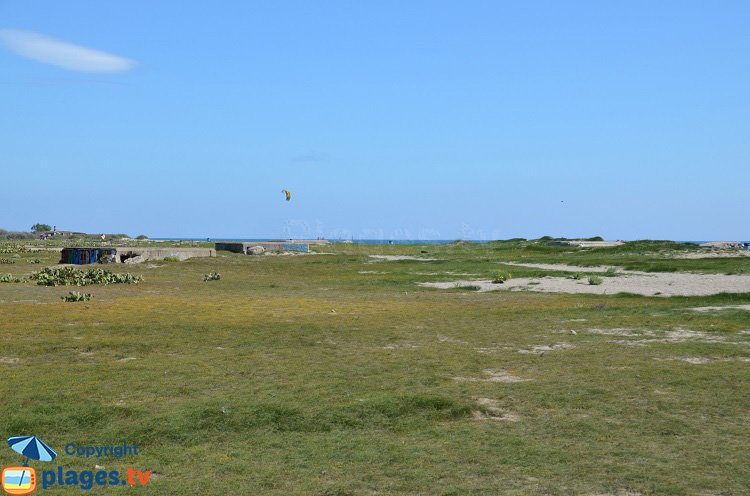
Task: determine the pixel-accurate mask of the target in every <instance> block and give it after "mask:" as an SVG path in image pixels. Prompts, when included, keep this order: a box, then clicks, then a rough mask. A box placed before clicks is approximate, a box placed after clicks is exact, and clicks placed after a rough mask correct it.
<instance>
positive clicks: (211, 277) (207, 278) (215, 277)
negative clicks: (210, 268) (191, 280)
mask: <svg viewBox="0 0 750 496" xmlns="http://www.w3.org/2000/svg"><path fill="white" fill-rule="evenodd" d="M219 279H221V274H219V273H218V272H211V273H209V274H205V275H204V276H203V282H208V281H218V280H219Z"/></svg>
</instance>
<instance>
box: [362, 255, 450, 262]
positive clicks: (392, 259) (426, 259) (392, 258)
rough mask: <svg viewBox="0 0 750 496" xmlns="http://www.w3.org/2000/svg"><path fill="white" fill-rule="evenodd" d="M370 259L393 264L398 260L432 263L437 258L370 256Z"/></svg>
mask: <svg viewBox="0 0 750 496" xmlns="http://www.w3.org/2000/svg"><path fill="white" fill-rule="evenodd" d="M370 258H376V259H378V260H387V261H389V262H395V261H398V260H416V261H418V262H433V261H435V260H437V258H426V257H415V256H413V255H370Z"/></svg>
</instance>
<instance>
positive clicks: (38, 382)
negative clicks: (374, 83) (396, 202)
mask: <svg viewBox="0 0 750 496" xmlns="http://www.w3.org/2000/svg"><path fill="white" fill-rule="evenodd" d="M315 249H316V250H317V251H319V252H326V253H325V254H323V253H321V254H313V255H306V256H260V257H252V256H244V255H236V254H228V253H224V252H220V253H219V256H218V257H217V258H212V259H191V260H188V261H185V262H172V263H167V262H152V263H145V264H141V265H133V266H124V265H123V266H108V268H113V267H114V268H113V270H116V271H120V272H130V273H133V274H140V275H143V277H144V281H143V282H142V283H140V284H138V285H127V284H114V285H108V286H86V287H85V288H76V287H72V288H71V287H68V286H65V287H61V286H58V287H44V286H37V285H35V284H34V283H33V281H28V280H24V282H20V283H1V284H0V395H1V397H2V398H3V401H2V403H1V404H0V419H1V420H0V425H1V426H2V432H3V435H5V436H6V437H9V436H14V435H22V434H35V435H37V436H39V437H40V438H42V439H43V440H44V441H46V442H47V443H48V444H50V445H51V446H52V447H54V448H55V449H57V451H58V453H62V452H63V447H64V446H65V445H66V444H68V443H77V444H82V445H85V444H92V445H106V444H111V443H115V444H118V443H119V444H121V443H123V442H125V441H127V442H130V443H138V444H139V446H140V450H141V452H140V455H139V456H138V457H131V458H127V459H121V460H115V459H86V458H77V457H71V456H67V455H64V454H61V456H60V457H59V458H58V460H56V461H54V462H52V463H51V464H44V463H43V462H36V463H33V462H32V466H34V467H35V468H36V469H37V470H38V471H39V470H43V469H46V468H48V467H47V465H49V466H50V467H56V466H57V464H58V462H59V464H61V465H63V466H64V467H65V469H66V470H67V469H76V470H84V469H89V470H93V469H94V466H95V464H98V465H101V466H104V467H106V469H107V470H112V469H120V470H124V469H125V468H126V467H128V466H130V465H132V466H133V467H135V468H136V469H139V470H143V469H145V470H150V471H152V474H153V475H152V478H151V481H150V482H149V484H148V486H147V487H146V488H140V487H132V488H130V487H122V488H121V487H115V488H112V489H109V488H104V489H96V488H95V489H94V490H93V491H92V493H96V494H107V493H109V492H111V493H122V492H125V493H132V494H173V495H176V494H196V495H198V494H200V495H227V494H231V495H250V494H253V495H254V494H264V495H265V494H269V495H290V494H310V495H369V494H380V495H389V494H393V495H397V494H398V495H401V494H408V495H417V494H421V495H472V494H475V495H486V494H509V495H536V494H539V495H566V494H584V495H589V494H590V495H594V494H613V495H618V494H619V495H625V494H644V495H646V494H658V495H681V494H696V495H720V494H721V495H734V494H736V495H740V494H748V488H749V487H750V467H749V466H748V463H747V456H748V440H749V439H750V394H748V393H749V392H750V390H749V389H748V381H749V379H750V359H749V358H748V357H750V348H749V347H750V313H749V312H746V311H742V310H723V311H719V312H706V313H699V312H695V311H692V310H691V308H693V307H699V306H707V305H714V306H721V305H736V304H748V303H750V294H741V295H728V294H721V295H716V296H711V297H679V298H676V297H675V298H658V297H641V296H633V295H612V296H596V295H566V294H547V293H534V292H529V291H522V292H508V291H498V292H489V293H476V292H472V291H466V290H462V289H458V288H457V289H450V290H437V289H427V288H421V287H419V286H417V284H416V283H417V282H429V281H445V280H451V279H456V280H458V279H466V278H467V276H466V275H465V274H471V275H475V276H476V277H479V278H491V277H493V276H494V275H495V274H496V273H497V272H498V271H505V270H511V271H512V272H513V276H514V277H522V276H532V275H541V274H553V275H554V274H557V275H561V273H557V272H550V271H543V270H539V269H531V268H523V267H511V266H504V265H503V262H508V261H519V262H537V263H568V264H574V265H584V266H585V265H600V264H603V265H617V266H620V267H627V268H631V269H638V270H646V271H696V272H706V273H721V274H725V273H733V274H743V273H745V274H750V257H745V258H714V259H676V258H674V254H675V253H677V252H683V251H686V252H689V251H694V250H696V248H693V247H688V246H686V245H675V244H671V243H667V242H641V243H634V244H628V245H625V246H624V247H618V248H608V249H587V250H579V249H574V248H569V247H547V246H545V245H544V243H541V242H526V241H508V242H494V243H487V244H471V243H467V244H453V245H445V246H434V245H428V246H416V245H409V246H398V245H396V246H390V245H386V246H360V245H350V244H349V245H347V244H335V245H329V246H322V247H316V248H315ZM7 251H8V252H9V253H5V254H3V253H0V258H5V259H7V260H11V261H13V262H14V263H6V264H2V265H0V275H3V274H12V275H13V276H14V277H21V278H23V277H27V276H28V275H29V274H30V273H31V272H32V271H34V270H39V269H40V268H42V267H44V266H48V265H54V264H55V263H56V261H57V253H55V252H48V251H42V252H21V253H18V252H15V251H14V250H12V249H8V250H7ZM373 254H385V255H413V256H417V257H425V258H434V259H435V260H431V261H418V260H400V261H388V260H382V259H380V260H379V259H373V258H371V257H370V256H369V255H373ZM35 259H39V263H32V262H33V261H34V260H35ZM210 272H219V273H220V274H221V276H222V277H221V279H220V280H218V281H210V282H203V276H204V274H208V273H210ZM602 276H607V274H602ZM469 278H470V277H469ZM70 290H79V291H85V292H89V293H92V294H93V296H94V298H93V300H91V301H86V302H75V303H66V302H63V301H62V300H61V299H60V297H61V296H64V295H65V294H67V293H68V291H70ZM684 331H692V332H689V333H686V332H684ZM691 362H693V363H691ZM20 461H21V460H20V456H18V455H16V454H15V453H14V452H12V451H11V450H10V449H2V450H0V464H2V466H7V465H13V464H19V463H20ZM40 492H42V493H44V492H45V491H40ZM47 492H54V493H55V494H80V493H81V489H80V488H59V489H58V488H55V489H54V491H52V490H49V489H48V490H47Z"/></svg>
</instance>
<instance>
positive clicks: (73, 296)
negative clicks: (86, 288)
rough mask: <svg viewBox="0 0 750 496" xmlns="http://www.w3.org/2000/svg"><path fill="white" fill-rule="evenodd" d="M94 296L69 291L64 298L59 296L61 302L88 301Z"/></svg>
mask: <svg viewBox="0 0 750 496" xmlns="http://www.w3.org/2000/svg"><path fill="white" fill-rule="evenodd" d="M93 297H94V296H93V295H92V294H91V293H81V292H80V291H71V292H69V293H68V294H67V295H65V296H61V297H60V299H61V300H63V301H89V300H90V299H91V298H93Z"/></svg>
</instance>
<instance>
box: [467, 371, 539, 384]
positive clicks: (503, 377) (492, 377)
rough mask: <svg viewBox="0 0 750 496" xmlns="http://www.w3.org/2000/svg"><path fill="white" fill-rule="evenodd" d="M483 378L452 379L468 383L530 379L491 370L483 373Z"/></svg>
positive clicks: (523, 380)
mask: <svg viewBox="0 0 750 496" xmlns="http://www.w3.org/2000/svg"><path fill="white" fill-rule="evenodd" d="M484 375H485V377H454V379H455V380H457V381H468V382H526V381H530V380H531V379H522V378H521V377H518V376H515V375H512V374H510V373H508V372H506V371H505V370H493V369H487V370H485V371H484Z"/></svg>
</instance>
